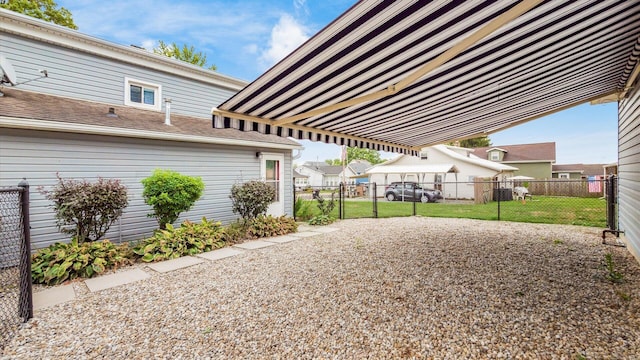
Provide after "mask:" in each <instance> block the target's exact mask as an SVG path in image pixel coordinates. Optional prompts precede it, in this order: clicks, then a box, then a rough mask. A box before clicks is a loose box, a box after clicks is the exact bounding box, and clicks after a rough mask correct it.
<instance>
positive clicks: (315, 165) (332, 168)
mask: <svg viewBox="0 0 640 360" xmlns="http://www.w3.org/2000/svg"><path fill="white" fill-rule="evenodd" d="M302 166H304V167H305V168H307V169H311V170H313V171H316V172H319V173H321V174H324V175H339V174H340V173H341V172H342V166H339V165H329V164H327V163H326V162H322V161H306V162H305V163H304V164H302Z"/></svg>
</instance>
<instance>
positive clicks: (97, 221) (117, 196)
mask: <svg viewBox="0 0 640 360" xmlns="http://www.w3.org/2000/svg"><path fill="white" fill-rule="evenodd" d="M56 177H57V178H58V183H57V184H56V185H55V186H54V187H53V189H52V190H51V191H45V190H44V188H43V187H39V188H38V190H39V191H40V192H41V193H42V194H43V195H44V196H45V198H47V199H48V200H50V201H53V209H54V211H55V213H56V215H55V218H56V225H57V226H58V230H59V231H60V232H62V233H65V234H72V236H73V238H74V239H76V240H77V241H78V242H79V243H83V242H85V241H95V240H99V239H100V238H102V237H103V236H104V234H105V233H106V232H107V231H108V230H109V227H111V224H113V222H114V221H116V220H117V219H118V218H119V217H120V216H121V215H122V211H123V209H124V208H125V207H127V205H128V203H129V202H128V199H127V188H126V187H125V186H124V185H122V184H121V183H120V180H116V179H103V178H98V181H97V182H95V183H90V182H88V181H86V180H82V181H76V180H73V179H63V178H61V177H60V174H56Z"/></svg>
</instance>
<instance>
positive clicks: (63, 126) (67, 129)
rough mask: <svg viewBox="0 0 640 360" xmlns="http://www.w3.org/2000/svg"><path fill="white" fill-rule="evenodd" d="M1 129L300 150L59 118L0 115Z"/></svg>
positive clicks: (247, 141)
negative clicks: (78, 122) (89, 123)
mask: <svg viewBox="0 0 640 360" xmlns="http://www.w3.org/2000/svg"><path fill="white" fill-rule="evenodd" d="M0 128H11V129H25V130H40V131H55V132H64V133H75V134H88V135H106V136H119V137H126V138H134V139H152V140H167V141H178V142H189V143H203V144H215V145H233V146H244V147H254V148H256V147H258V148H269V149H282V150H295V149H303V148H304V147H303V146H302V145H299V144H297V145H287V144H277V143H270V142H267V141H253V140H240V139H228V138H219V137H210V136H199V135H184V134H171V133H165V132H159V131H149V130H137V129H124V128H117V127H109V126H98V125H85V124H77V123H66V122H60V121H48V120H35V119H25V118H16V117H5V116H0Z"/></svg>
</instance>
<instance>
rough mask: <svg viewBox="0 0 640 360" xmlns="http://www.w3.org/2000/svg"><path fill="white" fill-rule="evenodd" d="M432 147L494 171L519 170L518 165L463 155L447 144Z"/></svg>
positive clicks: (452, 156)
mask: <svg viewBox="0 0 640 360" xmlns="http://www.w3.org/2000/svg"><path fill="white" fill-rule="evenodd" d="M429 148H430V149H435V150H438V151H440V152H442V153H444V154H445V155H447V156H449V157H451V158H453V159H456V160H460V161H464V162H467V163H469V164H473V165H477V166H481V167H485V168H488V169H491V170H494V171H517V170H519V169H518V168H517V167H513V166H509V165H505V164H503V163H498V162H495V161H490V160H486V159H482V158H479V157H467V156H463V155H461V154H459V153H457V152H455V151H453V150H450V149H448V148H447V146H446V145H434V146H431V147H429Z"/></svg>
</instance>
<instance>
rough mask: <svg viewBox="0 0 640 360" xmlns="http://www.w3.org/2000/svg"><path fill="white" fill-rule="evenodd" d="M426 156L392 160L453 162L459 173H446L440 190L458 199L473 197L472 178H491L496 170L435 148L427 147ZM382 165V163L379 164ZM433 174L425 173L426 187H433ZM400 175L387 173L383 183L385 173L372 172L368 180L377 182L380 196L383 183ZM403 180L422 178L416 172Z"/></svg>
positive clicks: (383, 186) (399, 161) (418, 163)
mask: <svg viewBox="0 0 640 360" xmlns="http://www.w3.org/2000/svg"><path fill="white" fill-rule="evenodd" d="M427 151H428V158H427V159H426V160H421V159H420V158H419V157H416V156H406V155H405V156H402V157H400V158H399V159H398V160H397V161H394V162H393V165H426V164H453V165H455V166H456V167H457V168H458V170H459V173H458V174H454V173H448V174H446V175H445V177H444V178H443V179H442V182H443V183H444V184H443V187H442V192H443V196H444V197H445V198H449V199H452V198H458V199H473V197H474V192H473V189H474V185H473V180H472V178H475V177H480V178H491V177H493V176H495V175H496V173H497V171H494V170H491V169H487V168H485V167H481V166H478V165H475V164H471V163H467V162H463V161H458V160H454V159H452V158H451V157H449V156H447V155H445V154H444V153H442V152H440V151H438V150H435V149H427ZM381 166H384V165H381ZM435 175H436V174H425V177H424V186H425V187H426V188H434V187H435V183H434V182H435ZM401 180H402V179H401V177H400V175H399V174H389V175H387V180H386V183H385V175H383V174H373V175H371V176H370V180H369V181H370V182H375V183H377V185H378V186H377V194H376V196H378V197H382V196H384V192H385V185H387V184H390V183H392V182H394V181H401ZM404 180H405V181H417V182H420V183H422V179H421V178H418V175H416V174H407V175H406V176H405V179H404Z"/></svg>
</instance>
